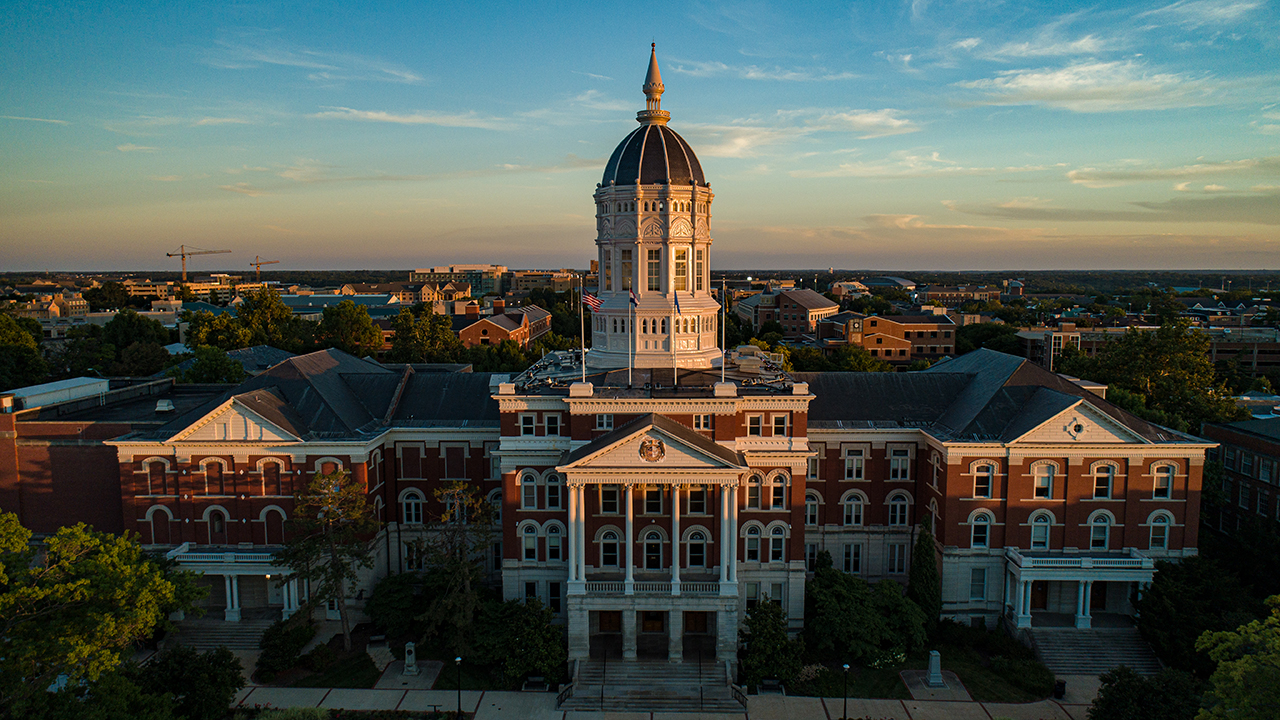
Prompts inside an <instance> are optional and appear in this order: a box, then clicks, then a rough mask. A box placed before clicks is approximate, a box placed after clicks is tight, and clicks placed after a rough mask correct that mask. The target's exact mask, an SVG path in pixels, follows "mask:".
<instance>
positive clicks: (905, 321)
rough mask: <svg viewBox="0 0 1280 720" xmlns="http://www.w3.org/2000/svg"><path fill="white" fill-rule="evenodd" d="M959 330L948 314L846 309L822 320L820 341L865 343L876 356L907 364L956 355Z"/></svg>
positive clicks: (828, 343)
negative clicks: (873, 312) (871, 312)
mask: <svg viewBox="0 0 1280 720" xmlns="http://www.w3.org/2000/svg"><path fill="white" fill-rule="evenodd" d="M955 330H956V325H955V323H953V322H952V320H951V318H949V317H947V316H946V315H887V316H878V315H862V314H859V313H855V312H842V313H840V314H838V315H834V316H832V317H830V318H828V319H827V320H826V321H824V322H823V323H822V328H821V330H820V331H819V343H820V345H821V346H822V347H823V348H825V349H828V350H831V349H834V348H836V347H838V346H840V345H861V346H862V347H864V348H866V350H867V352H869V353H871V355H872V356H874V357H877V358H880V359H882V360H887V361H889V362H891V363H894V364H895V365H897V364H902V365H905V364H908V363H911V362H912V361H914V360H930V361H936V360H939V359H941V358H944V357H949V356H951V355H954V354H955V343H956V340H955Z"/></svg>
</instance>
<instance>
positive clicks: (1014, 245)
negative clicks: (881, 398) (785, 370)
mask: <svg viewBox="0 0 1280 720" xmlns="http://www.w3.org/2000/svg"><path fill="white" fill-rule="evenodd" d="M1278 7H1280V0H1177V1H1175V2H1169V1H1168V0H1156V1H1155V2H1105V1H1103V2H1095V3H1089V4H1076V3H1070V2H1034V1H1030V0H1017V1H1011V2H998V1H987V0H963V1H959V2H934V1H931V0H914V1H911V2H901V1H899V2H894V1H892V0H877V1H870V2H851V3H850V2H841V3H837V2H804V1H802V0H788V1H786V2H777V3H767V2H761V3H757V2H728V3H720V2H702V1H700V0H691V1H687V2H662V1H654V2H646V3H638V2H626V3H614V2H607V1H603V0H597V1H594V2H581V3H578V2H511V3H505V2H483V1H476V2H466V3H462V2H421V0H418V1H415V2H403V1H396V0H388V1H386V2H377V3H353V2H350V1H346V2H323V1H317V0H308V1H307V2H271V1H264V2H238V1H236V0H220V1H219V2H213V3H203V2H195V1H189V2H182V3H173V2H156V3H146V2H134V1H131V0H113V1H112V2H93V1H91V0H73V1H71V2H41V1H40V0H31V1H30V2H23V3H16V4H14V5H11V6H8V7H7V9H6V10H5V12H4V13H3V14H0V68H3V69H0V270H6V271H12V270H127V269H138V270H156V269H171V270H176V269H177V268H178V260H177V259H176V258H172V259H171V258H168V257H166V256H165V253H167V252H173V251H176V250H177V249H178V247H179V245H182V244H185V245H188V246H196V247H200V248H207V249H229V250H231V251H232V253H231V254H224V255H211V256H207V257H194V258H191V259H190V260H189V266H190V268H191V269H192V270H193V271H196V272H203V271H212V270H236V271H239V270H244V271H248V263H249V262H251V261H252V260H253V259H254V258H255V256H261V257H262V258H265V259H271V260H279V261H280V264H278V265H275V266H272V267H273V268H278V269H323V268H335V269H338V268H340V269H361V268H363V269H389V268H411V267H428V266H433V265H443V264H448V263H456V262H486V263H487V262H492V263H497V264H504V265H508V266H511V267H520V268H557V267H585V266H586V264H587V262H588V261H589V260H590V259H591V258H593V257H594V256H595V248H594V242H593V241H594V237H595V232H594V226H595V223H594V204H593V201H592V193H593V192H594V190H595V186H596V183H598V182H599V181H600V177H601V175H602V171H603V168H604V164H605V161H606V160H607V159H608V156H609V155H610V153H611V152H612V151H613V149H614V147H615V146H616V145H617V144H618V142H619V141H620V140H621V139H622V138H623V137H625V136H626V134H627V133H629V132H630V131H631V130H632V129H633V128H635V127H636V125H635V113H636V112H637V111H639V110H641V109H643V108H644V95H643V92H642V91H641V85H642V84H643V82H644V74H645V70H646V68H647V64H648V59H649V49H650V43H657V52H658V60H659V63H660V65H661V69H662V78H663V82H664V84H665V86H666V93H665V95H664V96H663V98H662V107H663V109H664V110H667V111H669V112H670V113H671V123H670V127H671V128H672V129H674V130H676V131H677V132H679V133H680V134H681V135H682V136H684V138H685V139H686V140H688V141H689V143H690V144H691V145H692V146H693V148H694V150H695V151H696V152H697V154H698V156H699V158H700V160H701V162H702V165H703V168H704V171H705V173H706V176H707V179H708V180H709V181H710V182H711V186H712V190H713V191H714V192H715V193H716V199H715V203H714V205H713V218H712V221H711V229H712V236H713V238H714V239H715V244H714V245H713V253H712V265H713V268H715V269H720V270H728V269H751V268H827V267H835V268H849V269H899V270H912V269H915V270H966V269H984V270H1002V269H1009V270H1017V269H1027V270H1032V269H1243V270H1265V269H1276V268H1277V267H1280V9H1278Z"/></svg>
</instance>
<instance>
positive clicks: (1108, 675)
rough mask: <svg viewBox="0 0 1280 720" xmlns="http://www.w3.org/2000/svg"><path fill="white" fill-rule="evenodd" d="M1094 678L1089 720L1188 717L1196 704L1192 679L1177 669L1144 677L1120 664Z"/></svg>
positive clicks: (1185, 719) (1177, 719)
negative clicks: (1096, 681)
mask: <svg viewBox="0 0 1280 720" xmlns="http://www.w3.org/2000/svg"><path fill="white" fill-rule="evenodd" d="M1098 679H1099V680H1101V681H1102V684H1101V686H1100V687H1099V688H1098V695H1097V697H1096V698H1094V700H1093V705H1091V706H1090V707H1089V720H1190V719H1191V718H1192V717H1193V716H1194V715H1195V712H1196V709H1197V708H1199V707H1200V696H1199V694H1198V693H1197V682H1196V680H1195V678H1193V677H1192V676H1190V675H1188V674H1187V673H1185V672H1182V671H1180V670H1172V669H1166V670H1163V671H1161V672H1160V674H1158V675H1156V676H1155V677H1149V678H1148V677H1143V676H1141V675H1139V674H1138V673H1136V672H1134V671H1133V670H1132V669H1131V668H1128V667H1125V666H1123V665H1121V666H1120V667H1118V668H1116V669H1114V670H1111V671H1109V672H1105V673H1103V674H1102V675H1100V676H1099V678H1098Z"/></svg>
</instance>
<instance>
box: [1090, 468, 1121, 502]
mask: <svg viewBox="0 0 1280 720" xmlns="http://www.w3.org/2000/svg"><path fill="white" fill-rule="evenodd" d="M1115 479H1116V468H1115V466H1114V465H1110V464H1108V463H1098V464H1097V465H1094V466H1093V497H1094V499H1097V500H1109V499H1110V498H1111V491H1112V488H1114V487H1115Z"/></svg>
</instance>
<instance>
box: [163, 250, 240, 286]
mask: <svg viewBox="0 0 1280 720" xmlns="http://www.w3.org/2000/svg"><path fill="white" fill-rule="evenodd" d="M229 252H231V251H230V250H202V249H200V248H191V249H189V250H188V249H187V246H186V245H179V246H178V252H171V253H165V254H166V255H168V256H169V257H179V256H181V257H182V282H183V283H186V282H187V258H188V257H189V256H191V255H218V254H220V253H229Z"/></svg>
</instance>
